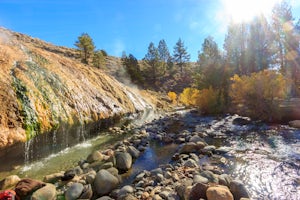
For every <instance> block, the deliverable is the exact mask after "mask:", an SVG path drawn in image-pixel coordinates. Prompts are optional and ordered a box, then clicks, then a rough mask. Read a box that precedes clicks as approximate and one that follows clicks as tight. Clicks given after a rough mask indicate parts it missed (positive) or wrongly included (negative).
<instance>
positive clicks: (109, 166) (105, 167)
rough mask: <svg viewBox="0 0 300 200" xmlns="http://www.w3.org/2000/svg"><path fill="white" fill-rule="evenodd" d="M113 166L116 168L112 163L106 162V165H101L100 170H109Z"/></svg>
mask: <svg viewBox="0 0 300 200" xmlns="http://www.w3.org/2000/svg"><path fill="white" fill-rule="evenodd" d="M113 166H114V164H113V163H112V162H106V163H104V164H102V165H101V167H100V169H109V168H111V167H113Z"/></svg>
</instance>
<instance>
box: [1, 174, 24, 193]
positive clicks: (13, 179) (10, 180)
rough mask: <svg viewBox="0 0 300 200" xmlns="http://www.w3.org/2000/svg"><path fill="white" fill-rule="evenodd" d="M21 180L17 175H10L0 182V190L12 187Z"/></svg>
mask: <svg viewBox="0 0 300 200" xmlns="http://www.w3.org/2000/svg"><path fill="white" fill-rule="evenodd" d="M20 180H21V179H20V178H19V176H17V175H11V176H8V177H6V178H4V179H2V180H1V182H0V190H5V189H9V188H12V187H14V186H15V185H16V184H17V183H18V182H19V181H20Z"/></svg>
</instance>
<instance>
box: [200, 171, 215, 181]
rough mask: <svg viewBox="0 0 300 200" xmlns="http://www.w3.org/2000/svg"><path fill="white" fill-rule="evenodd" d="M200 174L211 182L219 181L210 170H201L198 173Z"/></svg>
mask: <svg viewBox="0 0 300 200" xmlns="http://www.w3.org/2000/svg"><path fill="white" fill-rule="evenodd" d="M200 175H201V176H203V177H205V178H207V179H208V181H209V182H211V183H218V182H219V180H218V178H217V177H216V175H215V174H214V173H212V172H211V171H203V172H201V173H200Z"/></svg>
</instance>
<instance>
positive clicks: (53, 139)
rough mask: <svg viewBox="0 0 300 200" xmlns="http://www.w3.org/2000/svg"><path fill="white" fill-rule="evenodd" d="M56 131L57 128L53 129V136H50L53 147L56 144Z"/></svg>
mask: <svg viewBox="0 0 300 200" xmlns="http://www.w3.org/2000/svg"><path fill="white" fill-rule="evenodd" d="M56 133H57V130H54V131H53V136H52V146H53V147H55V146H56V144H57V138H56Z"/></svg>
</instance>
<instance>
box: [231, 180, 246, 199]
mask: <svg viewBox="0 0 300 200" xmlns="http://www.w3.org/2000/svg"><path fill="white" fill-rule="evenodd" d="M229 188H230V191H231V193H232V194H233V196H234V199H240V198H242V197H244V198H250V195H249V192H248V190H247V189H246V187H245V185H244V184H243V183H242V182H240V181H237V180H233V181H231V182H230V185H229Z"/></svg>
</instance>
